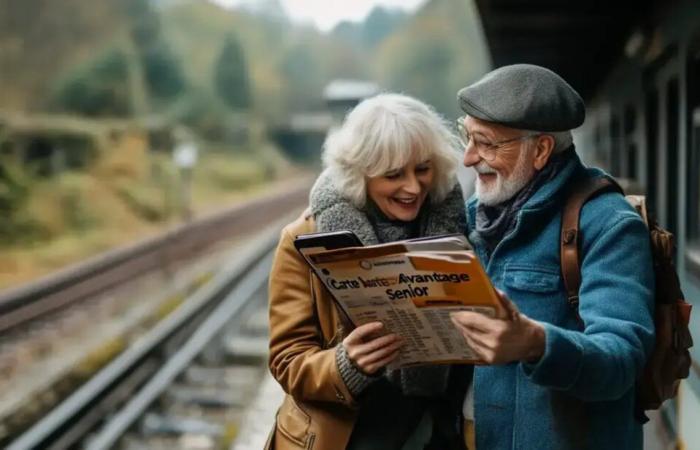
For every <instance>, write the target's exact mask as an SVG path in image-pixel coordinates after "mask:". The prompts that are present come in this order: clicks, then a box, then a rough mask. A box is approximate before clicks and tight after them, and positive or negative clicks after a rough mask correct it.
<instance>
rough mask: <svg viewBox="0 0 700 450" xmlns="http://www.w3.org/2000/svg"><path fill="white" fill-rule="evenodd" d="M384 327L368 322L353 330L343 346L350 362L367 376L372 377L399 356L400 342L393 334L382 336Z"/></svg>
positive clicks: (378, 323) (377, 323) (380, 324)
mask: <svg viewBox="0 0 700 450" xmlns="http://www.w3.org/2000/svg"><path fill="white" fill-rule="evenodd" d="M383 330H384V325H383V324H382V323H381V322H370V323H366V324H364V325H360V326H359V327H357V328H355V329H354V330H353V331H352V332H351V333H350V334H349V335H348V336H347V337H346V338H345V339H344V340H343V346H344V347H345V350H346V352H347V354H348V358H350V361H351V362H352V363H353V364H354V365H355V366H357V367H358V368H359V369H360V370H362V372H364V373H365V374H367V375H372V374H374V373H375V372H377V371H378V370H380V369H382V368H383V367H384V366H386V365H387V364H389V363H390V362H391V361H393V360H394V359H396V357H397V356H398V355H399V349H400V348H401V344H402V342H401V341H400V340H399V338H398V336H397V335H395V334H393V333H392V334H385V335H382V334H381V332H382V331H383Z"/></svg>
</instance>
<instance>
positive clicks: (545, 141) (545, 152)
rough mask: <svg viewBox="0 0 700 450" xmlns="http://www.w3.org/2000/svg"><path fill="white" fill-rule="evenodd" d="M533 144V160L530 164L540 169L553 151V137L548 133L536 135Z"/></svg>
mask: <svg viewBox="0 0 700 450" xmlns="http://www.w3.org/2000/svg"><path fill="white" fill-rule="evenodd" d="M535 144H536V148H535V160H534V161H533V163H532V164H533V165H534V166H535V169H536V170H542V168H543V167H544V166H546V165H547V161H549V158H550V156H552V152H553V151H554V137H552V136H551V135H549V134H541V135H539V136H537V140H536V141H535Z"/></svg>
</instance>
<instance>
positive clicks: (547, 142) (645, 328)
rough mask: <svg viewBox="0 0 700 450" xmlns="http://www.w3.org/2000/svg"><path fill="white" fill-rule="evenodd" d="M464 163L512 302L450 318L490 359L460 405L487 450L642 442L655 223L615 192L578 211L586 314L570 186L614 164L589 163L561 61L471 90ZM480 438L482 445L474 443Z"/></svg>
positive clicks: (472, 225) (482, 233) (483, 253)
mask: <svg viewBox="0 0 700 450" xmlns="http://www.w3.org/2000/svg"><path fill="white" fill-rule="evenodd" d="M458 97H459V101H460V106H461V108H462V109H463V110H464V112H465V113H466V116H465V117H464V118H463V119H460V127H461V135H462V139H463V144H464V146H465V154H464V164H465V165H466V166H467V167H471V168H473V169H474V170H475V171H476V172H477V180H476V193H475V194H474V196H473V197H472V198H471V199H470V200H469V201H468V203H467V210H468V211H467V218H468V222H469V239H470V241H471V242H472V244H473V246H474V248H475V251H476V252H477V254H478V256H479V258H480V259H481V262H482V264H483V265H484V267H485V269H486V271H487V272H488V274H489V276H490V277H491V280H492V281H493V283H494V285H495V286H496V287H497V288H498V289H499V290H500V291H501V296H502V298H503V300H504V302H505V303H506V304H507V306H508V307H509V309H510V317H508V318H507V319H491V318H488V317H486V316H483V315H480V314H476V313H469V312H460V313H456V314H453V316H452V320H453V322H454V324H455V326H457V327H458V328H459V329H460V330H461V332H462V334H463V335H464V338H465V340H466V341H467V342H468V343H469V345H470V346H472V347H474V349H475V350H476V351H477V353H478V354H479V355H481V357H483V359H484V360H486V361H487V362H488V363H489V365H485V366H478V367H475V369H474V376H473V381H472V384H471V387H470V388H469V390H468V392H467V395H466V398H465V401H464V406H463V414H464V416H465V418H466V419H467V425H468V426H467V432H468V433H467V435H468V436H469V434H470V433H469V432H470V431H473V430H474V428H473V427H474V426H475V434H476V448H477V449H479V450H485V449H489V450H491V449H512V448H517V449H549V448H551V449H579V448H581V449H597V450H600V449H622V448H624V449H641V448H642V427H641V425H640V424H639V423H637V422H636V420H635V418H634V384H635V380H636V378H637V377H638V375H640V372H641V369H642V368H643V366H644V363H645V361H646V358H647V356H648V354H649V353H650V351H651V347H652V345H653V341H654V326H653V321H652V308H653V299H652V295H653V287H654V286H653V283H654V282H653V280H654V278H653V271H652V266H651V256H650V246H649V238H648V233H647V231H646V229H645V225H644V223H643V222H642V220H641V218H640V217H639V216H638V214H637V213H636V212H635V211H634V210H633V209H632V208H631V207H630V206H629V205H628V204H627V202H626V201H625V199H624V198H623V197H622V196H621V195H620V194H618V193H605V194H602V195H599V196H597V197H595V198H593V199H591V200H590V201H588V202H587V203H586V204H585V206H584V207H583V209H582V211H581V219H580V229H581V234H582V240H583V242H582V245H581V248H580V258H581V277H582V282H581V286H580V289H579V306H578V313H579V314H580V317H579V316H578V315H577V311H576V309H575V308H572V307H571V306H570V305H569V303H568V302H567V295H566V291H565V288H564V285H563V282H562V276H561V265H560V256H559V251H560V240H559V239H560V238H559V236H560V228H561V215H562V208H563V206H564V204H565V200H566V198H567V194H568V193H569V192H571V189H572V188H573V187H575V186H576V185H577V183H580V182H581V180H584V179H587V178H592V177H602V176H606V174H605V173H604V172H603V171H601V170H599V169H594V168H587V167H585V166H584V165H583V164H582V163H581V161H580V160H579V157H578V156H577V155H576V151H575V149H574V145H573V141H572V138H571V131H570V130H571V129H573V128H576V127H578V126H580V125H581V124H582V123H583V121H584V117H585V109H584V105H583V101H582V100H581V97H580V96H579V95H578V93H576V91H575V90H574V89H573V88H572V87H571V86H569V85H568V84H567V83H566V82H565V81H564V80H563V79H562V78H561V77H559V76H558V75H557V74H555V73H554V72H552V71H550V70H548V69H545V68H542V67H538V66H532V65H526V64H518V65H513V66H507V67H502V68H500V69H497V70H494V71H493V72H491V73H489V74H487V75H486V76H485V77H484V78H482V79H481V80H480V81H478V82H476V83H474V84H472V85H471V86H468V87H466V88H464V89H462V90H461V91H460V92H459V94H458ZM472 445H474V444H472Z"/></svg>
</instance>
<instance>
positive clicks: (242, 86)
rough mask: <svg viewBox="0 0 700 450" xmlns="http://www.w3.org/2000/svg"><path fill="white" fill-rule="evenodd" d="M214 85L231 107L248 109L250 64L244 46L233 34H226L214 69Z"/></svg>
mask: <svg viewBox="0 0 700 450" xmlns="http://www.w3.org/2000/svg"><path fill="white" fill-rule="evenodd" d="M214 86H215V87H216V92H217V93H218V94H219V96H220V97H221V99H222V100H223V101H224V102H225V103H226V104H227V105H228V106H229V108H231V109H248V108H249V107H250V104H251V99H250V97H251V95H250V81H249V80H248V66H247V64H246V59H245V54H244V53H243V48H241V45H240V44H239V43H238V39H236V37H235V36H233V35H232V34H229V35H228V36H226V40H225V41H224V46H223V47H222V49H221V53H220V54H219V57H218V59H217V61H216V66H215V69H214Z"/></svg>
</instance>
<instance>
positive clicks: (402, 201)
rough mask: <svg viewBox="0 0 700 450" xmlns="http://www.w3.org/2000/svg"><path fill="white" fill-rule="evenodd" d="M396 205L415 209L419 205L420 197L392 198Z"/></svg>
mask: <svg viewBox="0 0 700 450" xmlns="http://www.w3.org/2000/svg"><path fill="white" fill-rule="evenodd" d="M391 200H392V201H393V202H394V203H396V204H398V205H399V206H403V207H413V206H415V205H416V204H417V203H418V197H413V198H396V197H394V198H392V199H391Z"/></svg>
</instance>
